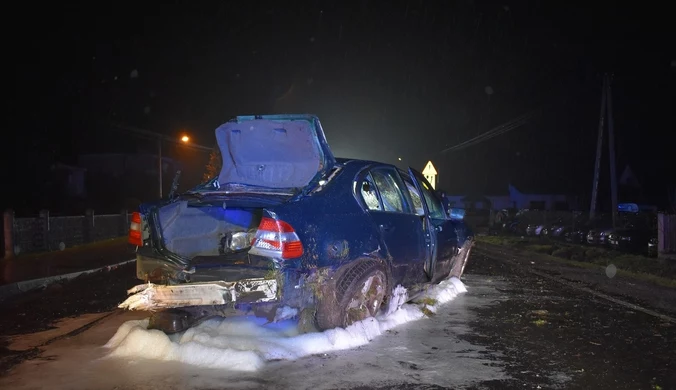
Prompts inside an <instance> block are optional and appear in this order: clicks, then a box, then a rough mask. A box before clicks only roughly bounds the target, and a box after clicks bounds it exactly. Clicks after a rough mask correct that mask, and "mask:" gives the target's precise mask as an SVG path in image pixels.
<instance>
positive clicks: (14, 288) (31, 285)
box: [0, 258, 136, 301]
mask: <svg viewBox="0 0 676 390" xmlns="http://www.w3.org/2000/svg"><path fill="white" fill-rule="evenodd" d="M134 261H136V259H135V258H134V259H131V260H126V261H122V262H120V263H116V264H111V265H106V266H103V267H99V268H94V269H90V270H86V271H79V272H73V273H70V274H64V275H56V276H48V277H45V278H40V279H31V280H24V281H21V282H14V283H10V284H7V285H4V286H0V301H2V300H4V299H6V298H9V297H12V296H15V295H18V294H23V293H26V292H29V291H32V290H35V289H38V288H41V287H47V286H49V285H50V284H54V283H57V282H61V281H65V280H71V279H75V278H77V277H78V276H80V275H88V274H91V273H94V272H99V271H103V270H107V269H114V268H117V267H119V266H122V265H126V264H129V263H131V262H134Z"/></svg>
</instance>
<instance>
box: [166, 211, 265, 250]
mask: <svg viewBox="0 0 676 390" xmlns="http://www.w3.org/2000/svg"><path fill="white" fill-rule="evenodd" d="M262 215H263V208H246V209H243V208H227V205H226V208H223V206H214V205H194V204H193V205H191V204H189V203H188V202H187V201H179V202H175V203H170V204H168V205H166V206H163V207H161V208H160V209H159V210H158V212H157V217H158V221H159V224H160V229H161V232H162V244H163V245H164V248H165V249H166V250H168V251H170V252H172V253H174V254H176V255H179V256H180V257H182V258H184V259H188V260H193V259H196V258H204V257H217V256H223V255H228V254H232V253H235V252H237V250H241V249H246V248H247V247H248V245H249V244H250V243H251V239H252V238H253V235H254V234H255V232H256V228H257V227H258V224H259V223H260V220H261V218H262ZM249 236H250V237H249Z"/></svg>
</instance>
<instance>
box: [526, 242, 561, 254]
mask: <svg viewBox="0 0 676 390" xmlns="http://www.w3.org/2000/svg"><path fill="white" fill-rule="evenodd" d="M525 249H526V250H529V251H532V252H537V253H546V254H548V255H551V254H552V252H554V250H555V249H556V247H555V246H554V245H542V244H533V245H529V246H528V247H526V248H525Z"/></svg>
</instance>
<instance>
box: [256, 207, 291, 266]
mask: <svg viewBox="0 0 676 390" xmlns="http://www.w3.org/2000/svg"><path fill="white" fill-rule="evenodd" d="M249 253H251V254H252V255H259V256H266V257H273V258H277V259H294V258H296V257H300V256H302V255H303V244H302V243H301V242H300V238H298V234H296V231H295V230H294V229H293V227H291V225H289V224H288V223H286V222H284V221H280V220H278V219H273V218H267V217H264V218H263V219H262V220H261V223H260V225H258V231H257V232H256V236H255V237H254V239H253V240H252V242H251V250H250V251H249Z"/></svg>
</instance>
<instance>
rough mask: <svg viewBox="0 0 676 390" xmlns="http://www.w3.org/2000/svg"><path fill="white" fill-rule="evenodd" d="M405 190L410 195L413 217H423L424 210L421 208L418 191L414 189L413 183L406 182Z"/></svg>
mask: <svg viewBox="0 0 676 390" xmlns="http://www.w3.org/2000/svg"><path fill="white" fill-rule="evenodd" d="M406 188H407V189H408V193H409V194H411V200H412V201H413V208H414V209H415V215H425V208H423V204H422V199H420V193H419V192H418V189H416V188H415V186H414V185H413V183H412V182H410V181H408V180H406Z"/></svg>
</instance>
